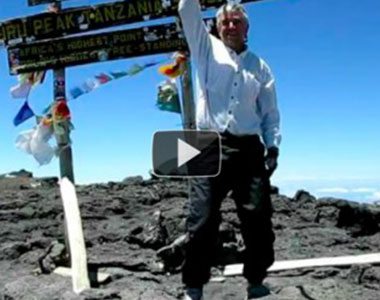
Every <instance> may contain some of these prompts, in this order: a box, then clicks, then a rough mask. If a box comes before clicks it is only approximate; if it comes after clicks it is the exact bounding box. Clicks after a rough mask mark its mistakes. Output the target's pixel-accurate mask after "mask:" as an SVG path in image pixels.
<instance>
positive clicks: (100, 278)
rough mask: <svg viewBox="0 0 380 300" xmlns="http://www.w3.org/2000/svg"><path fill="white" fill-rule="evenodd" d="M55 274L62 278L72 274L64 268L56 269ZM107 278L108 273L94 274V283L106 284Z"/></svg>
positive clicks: (108, 276) (68, 269) (109, 276)
mask: <svg viewBox="0 0 380 300" xmlns="http://www.w3.org/2000/svg"><path fill="white" fill-rule="evenodd" d="M53 272H54V273H55V274H58V275H61V276H64V277H71V276H72V272H71V269H70V268H65V267H57V268H56V269H55V270H54V271H53ZM109 278H111V275H110V274H108V273H102V272H97V273H96V281H97V283H104V282H106V281H107V280H108V279H109Z"/></svg>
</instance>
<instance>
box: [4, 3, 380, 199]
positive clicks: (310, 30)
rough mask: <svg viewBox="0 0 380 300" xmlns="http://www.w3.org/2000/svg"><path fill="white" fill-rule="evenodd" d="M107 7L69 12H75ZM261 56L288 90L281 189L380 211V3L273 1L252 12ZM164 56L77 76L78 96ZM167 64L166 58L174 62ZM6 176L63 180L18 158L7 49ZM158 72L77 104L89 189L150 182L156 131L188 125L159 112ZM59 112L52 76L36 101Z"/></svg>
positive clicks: (252, 36)
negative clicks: (97, 82)
mask: <svg viewBox="0 0 380 300" xmlns="http://www.w3.org/2000/svg"><path fill="white" fill-rule="evenodd" d="M2 2H4V3H2V8H1V11H0V20H5V19H11V18H15V17H20V16H24V15H32V14H35V13H37V12H39V11H41V10H43V9H44V6H37V7H33V8H30V7H27V5H26V3H27V1H26V0H13V1H2ZM100 2H106V1H90V0H83V1H81V0H77V1H74V0H73V1H66V2H64V6H65V7H68V6H71V5H75V6H76V5H88V4H95V3H100ZM246 8H247V10H248V13H249V17H250V19H251V28H250V32H249V46H250V48H251V49H252V50H253V51H254V52H256V53H257V54H259V55H260V56H262V57H263V58H264V59H265V60H266V61H267V62H268V63H269V64H270V66H271V67H272V70H273V72H274V74H275V76H276V80H277V91H278V101H279V106H280V110H281V117H282V122H281V123H282V134H283V143H282V145H281V157H280V161H279V168H278V170H277V172H276V173H275V175H274V177H273V184H275V185H278V186H279V187H280V189H281V192H283V193H285V194H288V195H289V196H292V195H293V194H294V192H295V191H296V190H298V189H301V188H304V189H307V190H309V191H310V192H311V193H313V194H314V195H316V196H336V197H341V198H347V199H353V200H361V201H370V200H380V155H379V154H380V150H379V149H380V134H379V129H380V116H379V115H380V84H379V83H378V81H379V75H378V72H379V69H380V30H379V28H380V1H375V0H361V1H358V0H335V1H331V0H269V1H263V2H261V3H256V4H247V5H246ZM162 57H163V56H150V57H144V58H139V59H128V60H119V61H114V62H105V63H97V64H91V65H85V66H79V67H72V68H68V69H67V71H66V72H67V73H66V74H67V89H69V88H71V87H73V86H75V85H78V84H80V83H82V82H83V81H84V80H85V79H87V78H89V77H91V76H93V75H96V74H97V73H99V72H107V71H115V70H122V69H126V68H128V67H129V66H131V65H132V64H134V63H145V62H148V61H152V60H156V59H160V58H162ZM164 57H165V56H164ZM0 78H1V82H0V95H1V106H0V107H1V109H0V174H1V173H5V172H9V171H13V170H18V169H21V168H25V169H27V170H30V171H32V172H33V173H34V175H35V176H57V175H58V174H59V166H58V160H57V159H55V160H53V161H52V162H51V163H50V164H49V165H48V166H41V167H39V166H38V164H37V162H36V161H34V159H33V158H32V157H31V156H28V155H27V154H25V153H23V152H21V151H19V150H17V149H16V148H15V146H14V141H15V139H16V137H17V135H18V134H19V133H20V132H21V131H23V130H27V129H30V128H31V127H32V126H33V125H34V123H33V121H31V120H30V121H27V122H25V123H23V124H22V125H20V126H19V127H14V126H13V124H12V120H13V117H14V116H15V114H16V113H17V111H18V109H19V108H20V106H21V105H22V100H18V99H12V98H11V97H10V94H9V88H10V87H11V86H13V85H15V84H16V78H15V77H12V76H10V75H9V74H8V66H7V59H6V51H5V49H4V48H2V49H0ZM162 80H164V78H163V77H162V75H159V74H158V72H157V68H151V69H149V70H146V71H144V72H143V73H140V74H138V75H136V76H135V77H127V78H124V79H120V80H116V81H113V82H111V83H109V84H107V85H104V86H102V87H100V88H99V89H97V90H95V91H93V92H91V93H89V94H87V95H84V96H82V97H80V98H78V99H76V100H73V101H71V102H70V108H71V112H72V116H73V123H74V125H75V130H74V131H73V132H72V136H71V137H72V140H73V153H74V170H75V177H76V181H77V182H78V183H90V182H107V181H111V180H112V181H117V180H122V179H123V178H125V177H126V176H130V175H143V176H144V177H148V170H149V169H151V142H152V136H153V133H154V132H155V131H157V130H168V129H180V128H181V119H180V117H179V115H177V114H173V113H168V112H162V111H159V110H158V109H157V108H156V107H155V101H156V90H157V85H158V84H159V83H160V82H161V81H162ZM51 101H52V75H51V72H49V74H48V76H47V78H46V80H45V82H44V84H43V85H42V86H39V87H37V88H36V89H35V90H34V91H33V92H32V94H31V96H30V105H31V106H32V108H33V110H34V111H35V112H37V113H40V112H41V111H42V109H44V108H45V107H46V106H47V105H48V104H49V103H50V102H51Z"/></svg>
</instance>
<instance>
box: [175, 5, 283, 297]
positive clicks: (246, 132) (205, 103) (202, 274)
mask: <svg viewBox="0 0 380 300" xmlns="http://www.w3.org/2000/svg"><path fill="white" fill-rule="evenodd" d="M178 11H179V15H180V18H181V21H182V25H183V30H184V33H185V37H186V40H187V42H188V45H189V48H190V52H191V57H192V59H193V61H194V63H195V65H196V68H197V81H198V90H197V103H196V123H197V128H198V129H211V130H216V131H218V132H219V133H220V135H221V137H222V169H221V173H220V175H218V176H217V177H214V178H194V179H192V180H191V182H190V212H189V216H188V219H187V233H188V238H189V240H188V243H187V244H186V247H185V249H186V254H185V263H184V266H183V269H182V280H183V283H184V284H185V299H187V300H200V299H202V293H203V285H204V284H206V283H207V282H208V280H209V278H210V268H211V263H212V258H213V256H214V250H215V245H216V242H217V234H218V228H219V223H220V205H221V202H222V200H223V199H224V198H225V197H226V194H227V193H228V192H229V191H230V190H232V198H233V199H234V200H235V203H236V206H237V212H238V216H239V219H240V221H241V233H242V236H243V239H244V243H245V253H244V269H243V275H244V277H245V278H246V279H247V281H248V286H247V299H254V298H257V297H261V296H264V295H266V294H268V293H269V290H268V289H267V288H266V287H265V286H264V285H263V284H262V283H263V280H264V278H265V277H266V275H267V269H268V268H269V267H270V266H271V265H272V263H273V262H274V249H273V243H274V240H275V236H274V232H273V229H272V221H271V217H272V205H271V199H270V183H269V177H270V175H271V174H272V173H273V172H274V170H275V169H276V167H277V157H278V154H279V150H278V146H279V144H280V140H281V135H280V130H279V120H280V117H279V111H278V108H277V100H276V93H275V86H274V78H273V76H272V74H271V71H270V69H269V67H268V65H267V64H266V63H265V62H264V61H263V60H262V59H261V58H259V57H257V56H256V55H255V54H253V53H252V52H250V51H249V50H248V49H247V32H248V27H249V20H248V16H247V13H246V11H245V10H244V8H243V6H241V5H239V4H226V5H223V6H222V7H221V8H220V9H219V10H218V12H217V15H216V17H217V31H218V34H219V36H220V39H217V38H216V37H214V36H212V35H210V34H208V32H207V30H206V27H205V25H204V23H203V21H202V16H201V10H200V5H199V2H198V0H180V3H179V8H178Z"/></svg>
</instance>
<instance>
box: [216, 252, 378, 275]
mask: <svg viewBox="0 0 380 300" xmlns="http://www.w3.org/2000/svg"><path fill="white" fill-rule="evenodd" d="M378 263H380V253H371V254H362V255H350V256H337V257H321V258H311V259H298V260H285V261H276V262H275V263H274V264H273V265H272V266H271V267H270V268H269V269H268V271H269V272H274V271H284V270H292V269H300V268H315V267H330V266H331V267H332V266H349V265H356V264H378ZM241 274H243V265H242V264H233V265H228V266H226V267H225V269H224V273H223V275H224V276H234V275H241Z"/></svg>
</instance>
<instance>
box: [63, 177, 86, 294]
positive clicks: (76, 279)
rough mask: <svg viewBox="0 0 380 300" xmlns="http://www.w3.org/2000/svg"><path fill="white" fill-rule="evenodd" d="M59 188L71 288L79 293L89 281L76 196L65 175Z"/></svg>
mask: <svg viewBox="0 0 380 300" xmlns="http://www.w3.org/2000/svg"><path fill="white" fill-rule="evenodd" d="M60 190H61V196H62V201H63V208H64V212H65V220H66V224H67V235H68V238H69V243H70V258H71V275H72V280H73V290H74V292H75V293H77V294H79V293H80V292H82V291H84V290H86V289H89V288H90V281H89V278H88V270H87V255H86V247H85V243H84V236H83V229H82V220H81V217H80V212H79V205H78V198H77V195H76V192H75V187H74V185H73V184H72V183H71V182H70V180H68V179H67V178H66V177H65V178H63V179H61V181H60Z"/></svg>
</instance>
